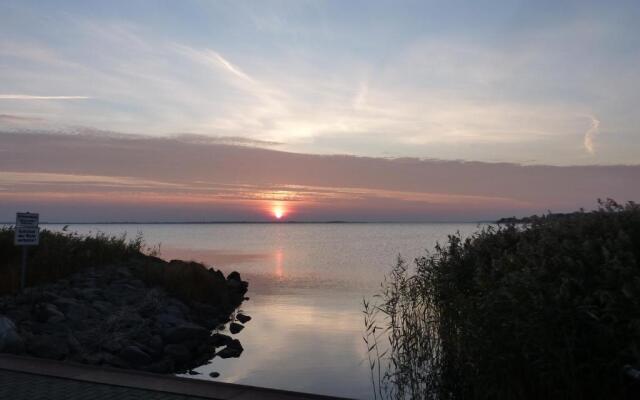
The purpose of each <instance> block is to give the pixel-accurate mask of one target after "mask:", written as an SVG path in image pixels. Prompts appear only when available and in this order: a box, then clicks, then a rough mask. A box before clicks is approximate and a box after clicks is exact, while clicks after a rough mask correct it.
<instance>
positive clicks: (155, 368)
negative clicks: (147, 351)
mask: <svg viewBox="0 0 640 400" xmlns="http://www.w3.org/2000/svg"><path fill="white" fill-rule="evenodd" d="M140 369H142V370H143V371H147V372H155V373H156V374H167V373H170V372H173V371H174V370H175V362H174V361H173V359H171V358H170V357H166V358H163V359H162V360H160V361H158V362H154V363H152V364H149V365H147V366H145V367H141V368H140Z"/></svg>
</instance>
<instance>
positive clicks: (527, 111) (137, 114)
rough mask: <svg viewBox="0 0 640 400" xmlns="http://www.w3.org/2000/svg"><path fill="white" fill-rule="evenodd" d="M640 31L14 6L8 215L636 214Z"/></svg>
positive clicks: (5, 151)
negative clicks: (624, 206) (601, 202)
mask: <svg viewBox="0 0 640 400" xmlns="http://www.w3.org/2000/svg"><path fill="white" fill-rule="evenodd" d="M638 20H640V3H637V2H635V1H611V2H602V1H544V0H543V1H535V2H533V1H456V0H453V1H440V2H431V1H416V2H413V1H388V2H386V1H315V0H299V1H253V2H246V1H181V2H174V1H166V2H163V1H128V2H118V1H113V2H98V1H56V2H38V1H7V0H0V220H11V219H12V218H13V214H14V213H15V212H16V211H19V210H23V211H24V209H25V208H29V209H32V210H34V211H37V210H41V211H43V212H44V215H45V216H47V215H48V217H49V219H50V220H59V221H70V220H83V221H105V220H156V221H157V220H167V221H169V220H171V221H174V220H270V219H273V216H274V214H275V213H274V211H273V210H274V209H275V208H281V209H284V210H286V213H285V217H286V218H287V219H294V218H295V219H300V220H337V219H346V220H403V221H404V220H407V221H418V220H420V221H426V220H482V219H491V218H495V217H499V216H504V215H513V214H516V215H528V214H531V213H540V212H545V211H546V210H552V211H569V210H575V209H577V208H579V207H585V208H593V207H594V206H595V204H596V199H597V198H599V197H601V198H604V197H613V198H616V199H617V200H619V201H627V200H636V201H637V200H640V189H639V188H638V187H639V186H640V185H638V184H637V183H638V182H640V166H639V164H640V160H639V158H640V157H639V156H640V133H639V132H638V127H639V126H640V113H638V112H637V105H638V104H640V68H638V65H640V25H638V24H637V21H638ZM116 149H118V151H116ZM45 219H46V218H45Z"/></svg>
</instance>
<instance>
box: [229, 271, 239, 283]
mask: <svg viewBox="0 0 640 400" xmlns="http://www.w3.org/2000/svg"><path fill="white" fill-rule="evenodd" d="M227 280H228V281H238V282H241V281H242V279H240V273H239V272H238V271H233V272H231V273H230V274H229V275H228V276H227Z"/></svg>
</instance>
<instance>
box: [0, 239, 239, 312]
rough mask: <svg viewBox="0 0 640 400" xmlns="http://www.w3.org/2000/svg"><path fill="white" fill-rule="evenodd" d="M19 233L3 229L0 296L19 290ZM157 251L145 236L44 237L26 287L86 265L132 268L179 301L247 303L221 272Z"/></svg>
mask: <svg viewBox="0 0 640 400" xmlns="http://www.w3.org/2000/svg"><path fill="white" fill-rule="evenodd" d="M13 236H14V231H13V229H12V228H9V227H5V228H2V229H0V255H1V257H0V295H3V294H9V293H16V292H17V291H19V288H20V271H21V260H22V258H21V257H22V253H21V249H20V247H18V246H15V245H14V244H13ZM156 253H157V250H156V249H152V248H149V247H147V246H146V245H145V243H144V240H143V238H142V236H141V235H138V236H136V237H135V238H132V239H128V238H127V237H126V235H122V236H110V235H106V234H103V233H97V234H95V235H89V236H81V235H78V234H76V233H70V232H66V231H63V232H52V231H48V230H43V231H42V232H41V233H40V244H39V245H38V246H30V247H29V256H28V267H27V279H26V283H27V284H26V286H27V287H29V286H37V285H39V284H43V283H48V282H53V281H55V280H57V279H61V278H64V277H66V276H68V275H71V274H73V273H75V272H78V271H81V270H82V269H84V268H87V267H99V268H109V267H111V266H121V265H127V266H129V267H130V268H131V270H132V272H133V273H134V274H135V275H137V276H138V277H139V278H140V279H142V280H143V281H144V282H145V283H146V284H147V285H149V286H159V287H162V288H163V289H165V290H167V291H168V292H169V293H171V294H172V295H174V296H175V297H177V298H179V299H180V300H182V301H184V302H187V303H191V302H200V303H207V304H210V305H215V306H217V307H220V308H221V309H222V310H225V311H231V310H232V309H233V308H235V307H237V306H238V305H239V304H240V303H241V302H242V299H243V291H242V290H229V286H228V284H227V282H226V280H225V277H224V275H223V274H222V273H221V272H220V271H215V270H213V269H210V268H207V267H206V266H205V265H203V264H200V263H196V262H185V261H179V260H174V261H171V262H166V261H164V260H161V259H159V258H157V257H155V256H156V255H157V254H156Z"/></svg>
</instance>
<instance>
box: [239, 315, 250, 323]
mask: <svg viewBox="0 0 640 400" xmlns="http://www.w3.org/2000/svg"><path fill="white" fill-rule="evenodd" d="M236 319H237V320H238V321H240V323H243V324H246V323H247V322H249V321H251V317H250V316H248V315H245V314H242V313H238V314H237V315H236Z"/></svg>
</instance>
